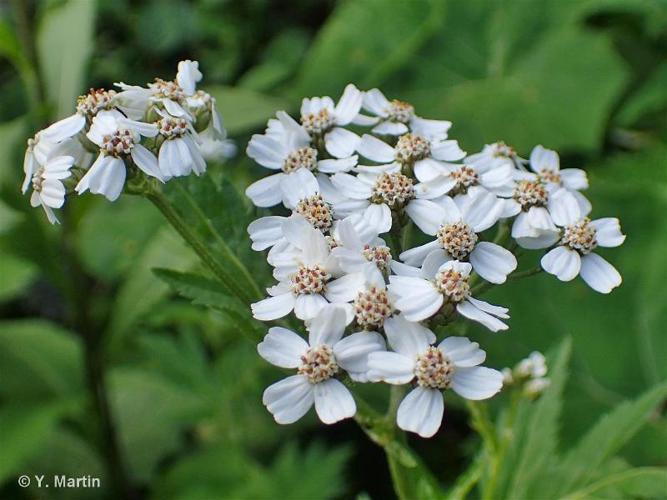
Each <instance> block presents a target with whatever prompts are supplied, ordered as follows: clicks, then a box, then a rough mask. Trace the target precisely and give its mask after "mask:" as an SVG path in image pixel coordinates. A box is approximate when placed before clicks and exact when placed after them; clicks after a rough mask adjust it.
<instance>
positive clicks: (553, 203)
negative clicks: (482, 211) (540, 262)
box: [504, 174, 585, 249]
mask: <svg viewBox="0 0 667 500" xmlns="http://www.w3.org/2000/svg"><path fill="white" fill-rule="evenodd" d="M524 177H525V178H524V179H522V180H519V181H518V182H517V184H516V187H515V188H514V196H513V199H512V200H509V201H508V205H510V211H509V213H511V214H513V215H516V214H518V215H517V217H516V219H514V223H513V224H512V238H514V239H515V240H516V242H517V243H518V244H519V246H521V247H523V248H528V249H537V248H546V247H550V246H551V245H553V244H554V243H555V242H556V241H558V235H559V232H558V228H557V227H556V224H558V225H564V224H566V223H567V221H569V220H572V219H578V218H579V217H581V216H583V215H585V214H582V213H581V207H580V205H579V203H577V200H576V198H575V197H574V196H573V195H572V193H571V192H569V191H568V190H567V189H565V188H557V189H555V190H553V191H550V190H549V189H548V188H547V186H546V185H545V184H544V183H543V182H542V181H541V180H540V179H539V178H538V177H537V175H535V174H525V175H524ZM504 215H505V214H504Z"/></svg>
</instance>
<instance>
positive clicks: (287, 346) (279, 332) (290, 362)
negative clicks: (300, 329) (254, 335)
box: [257, 326, 308, 368]
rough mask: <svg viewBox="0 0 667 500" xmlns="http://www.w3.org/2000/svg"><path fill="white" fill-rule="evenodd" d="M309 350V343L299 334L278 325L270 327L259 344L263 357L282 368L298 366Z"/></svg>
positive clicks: (258, 347) (260, 353) (259, 351)
mask: <svg viewBox="0 0 667 500" xmlns="http://www.w3.org/2000/svg"><path fill="white" fill-rule="evenodd" d="M307 350H308V344H307V343H306V341H305V340H304V339H302V338H301V337H300V336H299V335H298V334H296V333H294V332H293V331H291V330H288V329H287V328H281V327H278V326H275V327H273V328H270V329H269V333H267V334H266V336H265V337H264V340H262V341H261V342H260V343H259V344H258V345H257V352H258V353H259V355H260V356H261V357H263V358H264V359H265V360H267V361H268V362H269V363H271V364H273V365H276V366H279V367H281V368H297V367H298V366H299V365H300V364H301V356H302V355H303V354H304V353H305V352H306V351H307Z"/></svg>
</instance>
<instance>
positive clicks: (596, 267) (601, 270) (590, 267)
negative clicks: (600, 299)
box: [581, 253, 623, 293]
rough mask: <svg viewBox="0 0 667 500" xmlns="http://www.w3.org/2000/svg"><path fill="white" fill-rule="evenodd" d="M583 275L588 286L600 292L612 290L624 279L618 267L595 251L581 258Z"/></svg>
mask: <svg viewBox="0 0 667 500" xmlns="http://www.w3.org/2000/svg"><path fill="white" fill-rule="evenodd" d="M581 277H582V278H583V280H584V281H585V282H586V283H587V284H588V286H590V287H591V288H592V289H593V290H595V291H596V292H600V293H609V292H611V291H612V290H613V289H614V288H616V287H617V286H619V285H620V284H621V282H622V281H623V278H621V275H620V274H619V272H618V271H617V270H616V268H615V267H614V266H612V265H611V264H610V263H609V262H607V261H606V260H604V259H603V258H602V257H600V256H599V255H597V254H595V253H589V254H588V255H585V256H584V257H582V258H581Z"/></svg>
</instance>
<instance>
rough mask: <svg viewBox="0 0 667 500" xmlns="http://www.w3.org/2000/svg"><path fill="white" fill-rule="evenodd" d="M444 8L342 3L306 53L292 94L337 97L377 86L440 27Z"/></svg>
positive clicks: (380, 0)
mask: <svg viewBox="0 0 667 500" xmlns="http://www.w3.org/2000/svg"><path fill="white" fill-rule="evenodd" d="M443 4H444V3H443V2H440V1H438V0H396V1H393V2H391V4H388V3H387V2H386V1H385V0H365V1H363V2H358V1H346V2H340V3H339V4H338V6H337V8H336V10H335V11H334V13H333V14H332V15H331V16H330V17H329V19H328V20H327V23H326V25H325V26H324V27H323V28H322V29H321V30H320V32H319V33H318V36H317V38H316V40H315V43H313V45H312V48H311V49H310V50H309V51H308V54H307V55H306V58H305V61H304V63H303V66H302V70H301V73H300V74H299V77H298V78H297V82H296V83H295V87H294V92H293V94H294V95H295V96H298V97H303V96H305V95H331V96H335V97H338V96H339V95H340V93H341V92H342V89H343V87H344V86H345V85H346V84H347V83H349V82H353V83H356V84H357V85H359V86H361V87H363V88H366V87H370V86H373V85H379V84H380V83H382V81H383V80H384V79H386V78H387V77H388V76H389V75H390V74H391V73H393V72H395V71H397V70H398V69H400V67H401V66H403V65H404V64H405V63H406V62H407V61H409V60H410V58H411V57H412V55H413V54H414V53H415V52H416V51H417V50H418V49H419V48H420V47H421V46H422V45H423V44H424V42H425V41H426V40H428V38H429V37H430V36H431V35H432V34H433V33H434V32H435V31H436V30H437V29H439V28H441V22H442V18H443V10H444V9H443ZM370 27H372V29H370Z"/></svg>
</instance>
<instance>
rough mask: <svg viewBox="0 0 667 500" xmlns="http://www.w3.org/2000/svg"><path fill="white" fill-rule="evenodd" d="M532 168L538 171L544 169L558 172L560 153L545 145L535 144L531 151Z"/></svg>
mask: <svg viewBox="0 0 667 500" xmlns="http://www.w3.org/2000/svg"><path fill="white" fill-rule="evenodd" d="M530 168H531V169H533V171H535V172H538V173H539V172H541V171H542V170H551V171H553V172H558V170H559V169H560V162H559V159H558V153H556V152H555V151H553V150H551V149H546V148H545V147H544V146H535V147H534V148H533V151H531V153H530Z"/></svg>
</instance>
